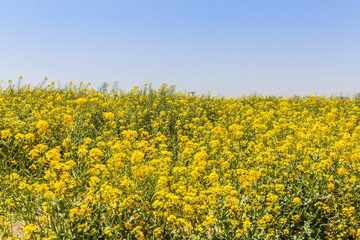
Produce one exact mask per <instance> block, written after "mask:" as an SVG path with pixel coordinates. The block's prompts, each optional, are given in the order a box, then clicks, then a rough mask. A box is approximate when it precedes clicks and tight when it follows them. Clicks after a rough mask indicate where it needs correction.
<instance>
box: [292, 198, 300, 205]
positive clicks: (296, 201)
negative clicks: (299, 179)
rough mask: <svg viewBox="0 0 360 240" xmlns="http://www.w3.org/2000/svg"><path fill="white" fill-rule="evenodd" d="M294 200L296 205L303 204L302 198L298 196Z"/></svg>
mask: <svg viewBox="0 0 360 240" xmlns="http://www.w3.org/2000/svg"><path fill="white" fill-rule="evenodd" d="M293 202H294V204H295V205H300V204H301V199H300V198H298V197H296V198H294V200H293Z"/></svg>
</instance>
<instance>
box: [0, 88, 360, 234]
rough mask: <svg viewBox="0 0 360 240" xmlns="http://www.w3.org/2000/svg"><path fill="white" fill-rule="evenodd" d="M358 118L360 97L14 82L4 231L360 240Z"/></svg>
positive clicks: (4, 110)
mask: <svg viewBox="0 0 360 240" xmlns="http://www.w3.org/2000/svg"><path fill="white" fill-rule="evenodd" d="M359 123H360V100H359V99H356V98H354V99H351V98H338V97H315V96H311V97H307V98H299V97H290V98H278V97H271V96H267V97H262V96H243V97H241V98H236V99H232V98H225V97H213V96H211V95H203V96H199V95H197V96H193V95H191V94H190V93H186V92H180V91H175V90H174V88H173V87H168V86H167V85H165V84H164V85H162V86H161V87H160V88H159V89H156V90H154V89H151V88H150V87H149V86H147V85H145V86H144V87H142V88H139V87H135V88H134V89H133V90H132V91H129V92H123V91H120V90H118V89H111V90H110V89H102V90H101V91H96V90H94V89H93V88H90V86H89V85H84V84H82V83H81V84H80V85H79V86H76V85H73V84H71V83H70V84H68V85H67V87H66V88H61V89H60V88H56V87H55V86H54V83H49V84H48V85H46V86H38V87H31V86H29V85H24V86H22V87H16V86H15V84H12V83H10V84H9V85H8V86H6V87H3V88H2V89H1V91H0V137H1V138H0V189H1V191H0V235H2V239H17V238H23V239H360V213H359V209H360V184H359V180H360V174H359V172H360V144H359V143H360V125H359ZM15 224H17V225H20V226H21V232H20V233H16V232H14V228H13V226H14V225H15Z"/></svg>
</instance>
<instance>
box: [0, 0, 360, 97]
mask: <svg viewBox="0 0 360 240" xmlns="http://www.w3.org/2000/svg"><path fill="white" fill-rule="evenodd" d="M359 13H360V1H355V0H354V1H351V0H346V1H340V0H339V1H332V0H326V1H325V0H317V1H314V0H294V1H289V0H284V1H280V0H272V1H265V0H248V1H241V0H236V1H226V0H223V1H220V0H219V1H213V0H191V1H190V0H178V1H171V0H151V1H149V0H143V1H140V0H127V1H125V0H117V1H106V0H103V1H89V0H88V1H77V0H73V1H68V0H61V1H60V0H58V1H55V0H43V1H41V0H31V1H29V0H24V1H19V0H2V1H1V0H0V79H2V80H8V79H13V80H16V79H17V78H18V76H20V75H21V76H23V77H24V79H23V82H24V83H31V84H32V85H36V84H38V83H39V82H41V81H42V79H43V78H44V77H45V76H47V77H48V78H49V81H54V82H55V83H58V82H59V81H60V83H61V84H62V85H65V84H66V83H67V82H70V81H72V82H74V83H79V82H80V81H84V82H91V83H92V86H93V87H95V88H97V87H99V86H100V85H101V84H102V83H103V82H107V83H109V84H110V85H111V84H113V83H115V82H116V81H118V85H119V87H120V88H122V89H124V90H129V89H132V88H133V87H134V86H139V85H144V84H145V83H151V84H152V85H153V86H154V87H158V86H160V85H161V84H162V83H167V84H169V85H173V84H175V85H176V86H177V89H179V90H188V91H195V92H196V93H198V94H202V93H208V92H210V93H211V94H213V95H215V96H216V95H225V96H228V97H236V96H241V95H243V94H249V93H254V92H256V93H258V94H263V95H268V94H272V95H277V96H279V95H287V96H291V95H292V94H298V95H306V94H313V93H315V92H317V94H318V95H322V94H326V95H329V94H331V93H338V94H339V93H343V94H347V93H349V94H353V93H357V92H360V14H359Z"/></svg>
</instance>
